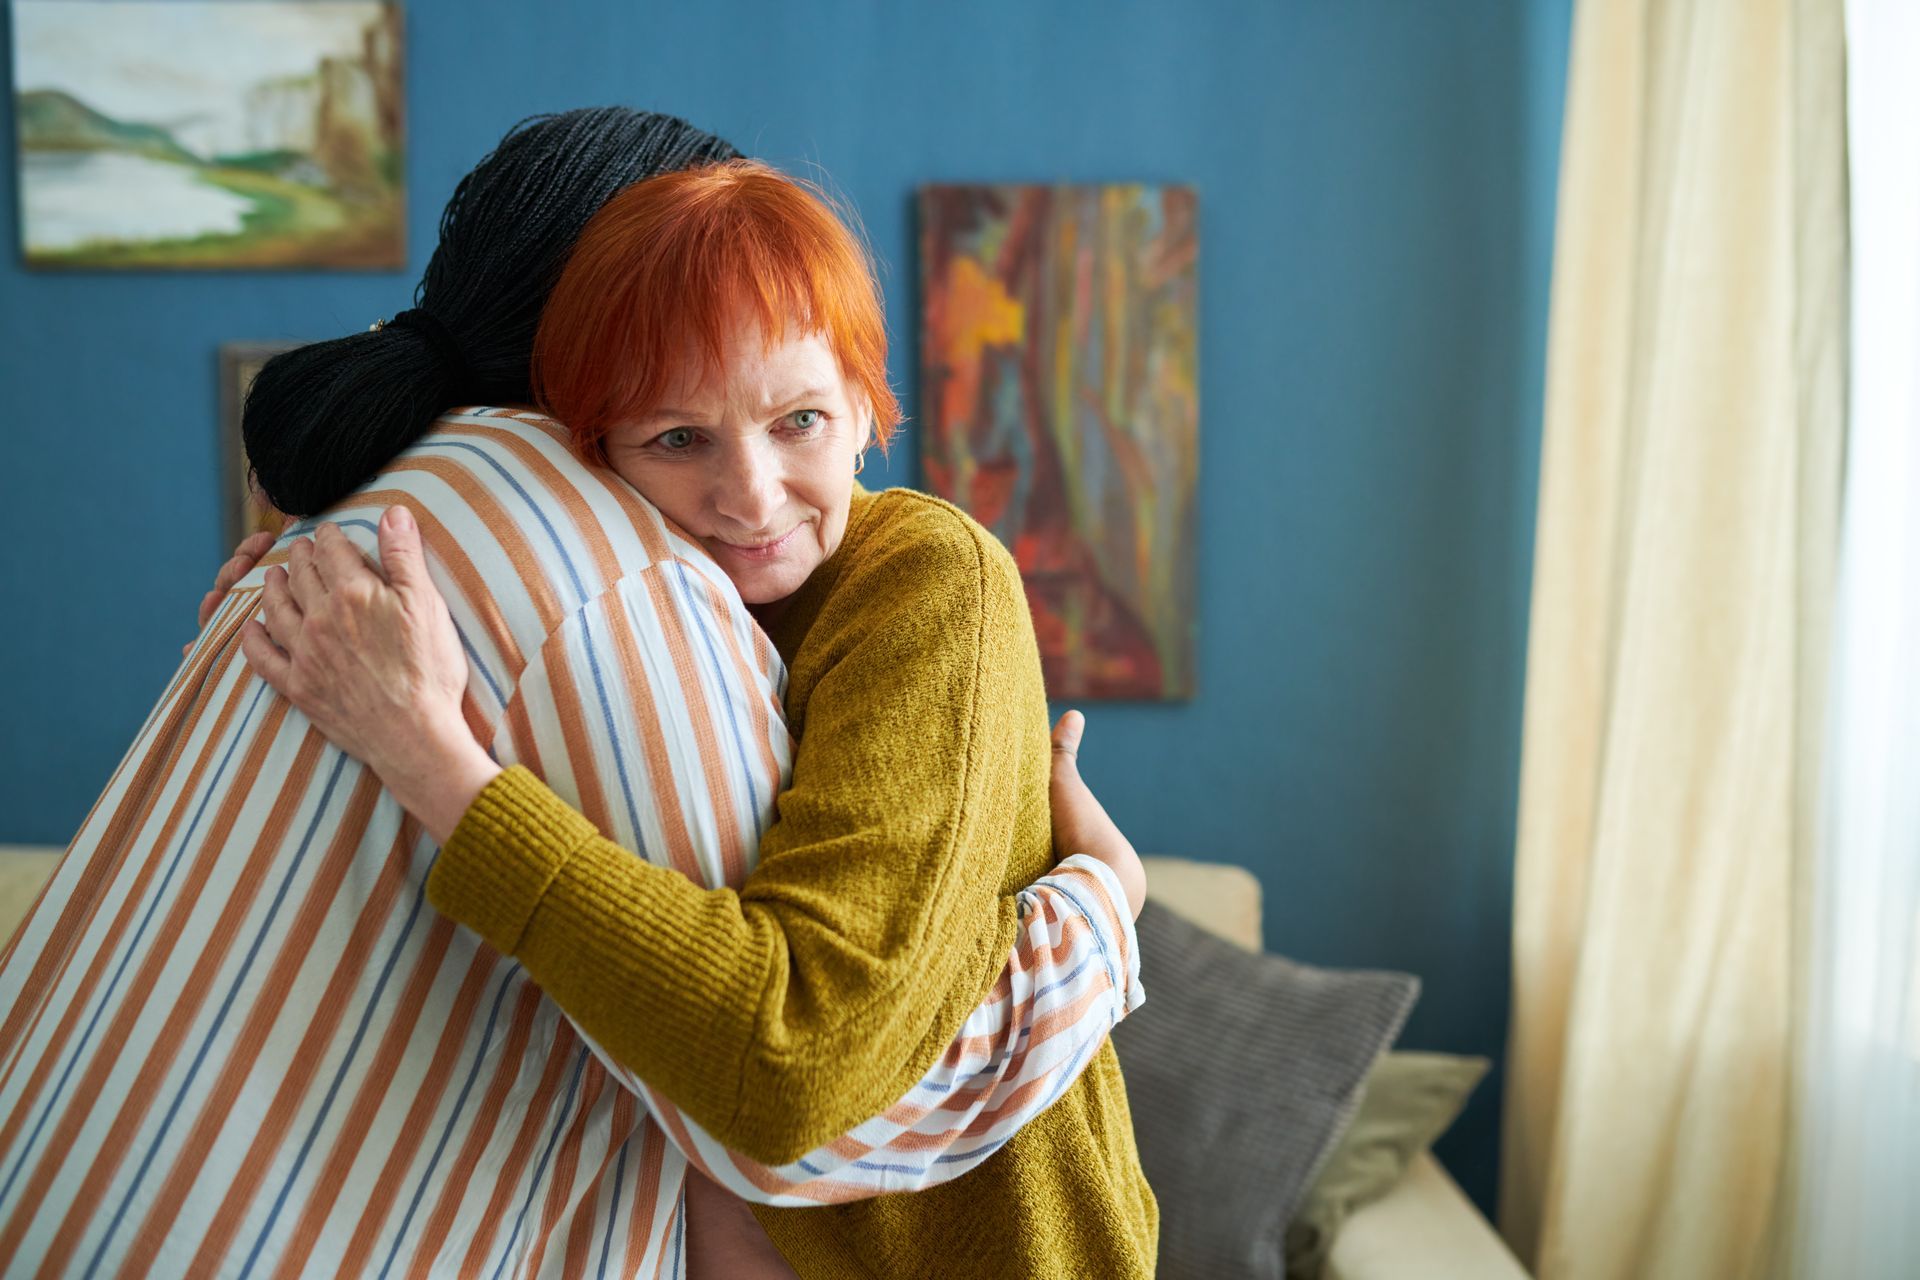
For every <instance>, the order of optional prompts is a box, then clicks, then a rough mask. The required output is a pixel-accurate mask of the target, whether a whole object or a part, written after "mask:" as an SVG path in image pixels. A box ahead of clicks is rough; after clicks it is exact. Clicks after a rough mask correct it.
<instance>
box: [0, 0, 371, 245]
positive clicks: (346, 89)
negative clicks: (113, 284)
mask: <svg viewBox="0 0 1920 1280" xmlns="http://www.w3.org/2000/svg"><path fill="white" fill-rule="evenodd" d="M400 33H401V11H400V9H399V8H398V7H397V6H395V5H392V4H385V3H376V2H374V0H245V2H242V0H14V3H13V72H14V79H13V86H14V116H15V121H16V125H17V128H18V134H19V137H18V142H19V146H18V153H19V158H20V212H21V217H20V234H21V244H22V248H23V252H24V254H25V258H26V262H27V265H29V266H35V267H80V268H101V267H215V268H221V267H261V268H274V267H374V268H398V267H404V266H405V265H406V257H407V255H406V241H405V234H404V233H405V217H404V214H405V180H404V176H403V175H404V160H405V154H404V147H403V142H402V137H403V134H402V117H403V105H404V103H403V95H402V76H401V63H400V59H401V48H400Z"/></svg>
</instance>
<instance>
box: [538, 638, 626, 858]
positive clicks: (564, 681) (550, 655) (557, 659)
mask: <svg viewBox="0 0 1920 1280" xmlns="http://www.w3.org/2000/svg"><path fill="white" fill-rule="evenodd" d="M545 656H546V660H547V664H546V665H547V686H548V690H549V692H550V693H551V694H552V695H553V716H554V719H556V720H558V721H559V722H560V740H561V742H563V743H565V744H566V749H567V765H568V768H569V770H570V772H571V773H572V774H573V786H574V790H576V791H577V792H579V793H580V812H581V813H582V814H584V815H586V819H587V821H589V822H591V823H592V824H593V825H594V826H596V827H598V828H600V830H601V833H602V834H604V833H606V832H608V831H611V830H613V824H612V817H613V813H612V811H611V810H610V809H608V808H607V796H606V793H605V792H604V791H602V790H601V789H600V774H601V770H600V764H599V758H598V756H597V754H596V753H595V751H594V749H593V739H592V737H591V736H590V735H589V734H588V731H587V719H586V709H585V708H584V707H582V706H581V705H580V686H579V684H578V683H576V682H575V680H574V678H573V664H572V663H571V662H569V661H568V660H567V646H566V644H565V643H564V642H563V641H561V640H559V639H557V638H556V639H555V640H553V641H551V642H550V643H549V644H548V645H547V648H546V655H545Z"/></svg>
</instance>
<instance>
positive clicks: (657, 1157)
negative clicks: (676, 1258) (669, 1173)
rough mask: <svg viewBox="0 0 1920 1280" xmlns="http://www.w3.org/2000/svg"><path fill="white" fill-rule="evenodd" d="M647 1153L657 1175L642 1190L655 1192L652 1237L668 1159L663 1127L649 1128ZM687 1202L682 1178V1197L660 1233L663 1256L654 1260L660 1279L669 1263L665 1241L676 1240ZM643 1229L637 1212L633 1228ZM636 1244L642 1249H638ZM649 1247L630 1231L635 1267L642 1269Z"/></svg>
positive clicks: (650, 1219)
mask: <svg viewBox="0 0 1920 1280" xmlns="http://www.w3.org/2000/svg"><path fill="white" fill-rule="evenodd" d="M656 1143H657V1144H658V1149H657V1150H656V1149H655V1144H656ZM643 1154H650V1155H652V1157H653V1158H652V1159H650V1160H648V1161H647V1163H646V1167H647V1168H648V1169H649V1170H651V1171H652V1172H653V1174H654V1176H653V1177H652V1178H650V1179H647V1180H646V1182H647V1184H649V1185H645V1186H643V1187H642V1190H645V1191H649V1192H651V1194H649V1195H648V1196H647V1228H648V1233H649V1234H651V1232H652V1227H653V1207H654V1204H655V1203H656V1202H657V1201H658V1200H659V1198H660V1186H659V1174H660V1165H661V1162H662V1161H664V1160H665V1159H666V1139H665V1138H664V1137H661V1136H660V1128H659V1126H658V1125H648V1126H647V1142H646V1146H645V1148H643ZM684 1203H686V1180H685V1179H682V1180H681V1185H680V1195H679V1196H677V1197H675V1199H674V1202H673V1208H671V1209H669V1210H667V1220H666V1223H665V1224H664V1227H663V1229H662V1230H661V1233H660V1240H661V1248H660V1253H659V1256H658V1257H656V1258H655V1259H654V1260H653V1274H654V1276H655V1277H656V1278H657V1277H658V1276H659V1275H660V1268H662V1267H664V1266H665V1265H666V1264H667V1253H668V1249H667V1247H666V1243H665V1242H666V1241H668V1240H671V1239H673V1221H674V1218H675V1216H676V1215H678V1214H679V1212H680V1206H681V1205H682V1204H684ZM636 1207H637V1206H636ZM639 1226H640V1215H639V1214H637V1213H636V1214H634V1215H633V1227H634V1228H635V1229H637V1228H638V1227H639ZM636 1245H637V1246H638V1247H636ZM646 1248H647V1238H646V1236H641V1237H639V1238H638V1239H637V1240H636V1239H635V1237H634V1234H633V1230H629V1231H628V1232H627V1258H628V1259H629V1260H630V1261H631V1262H632V1264H633V1265H634V1266H635V1267H638V1266H639V1264H640V1260H641V1259H643V1258H645V1257H646V1256H647V1253H646Z"/></svg>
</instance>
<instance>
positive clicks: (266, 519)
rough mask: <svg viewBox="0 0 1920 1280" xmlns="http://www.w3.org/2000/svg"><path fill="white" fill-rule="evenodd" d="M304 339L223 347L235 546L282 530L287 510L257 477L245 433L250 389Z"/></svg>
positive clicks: (230, 540)
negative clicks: (273, 499) (262, 488)
mask: <svg viewBox="0 0 1920 1280" xmlns="http://www.w3.org/2000/svg"><path fill="white" fill-rule="evenodd" d="M301 345H303V344H301V343H298V342H227V343H222V344H221V346H220V458H221V474H220V493H221V494H222V496H223V499H224V505H223V511H222V517H221V528H222V530H223V531H224V533H225V536H226V540H227V545H228V546H229V547H234V546H238V545H239V544H240V542H241V540H242V539H244V538H246V537H248V536H250V535H251V534H254V533H257V532H259V531H260V530H263V529H264V530H266V531H268V532H270V533H274V534H278V533H279V532H280V530H281V528H282V527H283V526H284V525H285V524H286V520H287V517H286V514H285V513H284V512H282V511H280V510H279V509H277V508H276V507H275V506H274V505H273V504H272V503H271V502H269V501H268V500H267V497H266V495H265V494H263V493H261V492H260V490H259V486H257V485H256V484H254V482H253V467H252V464H250V463H249V462H248V461H247V445H246V440H245V439H244V437H242V435H241V433H240V420H241V415H242V413H243V412H244V411H245V409H246V404H247V392H248V390H249V389H250V388H251V387H252V386H253V380H254V377H255V376H256V375H257V374H259V372H260V369H261V366H263V365H265V364H266V363H267V361H269V360H271V359H272V358H273V357H275V356H277V355H279V354H281V353H282V352H285V351H291V350H293V349H294V348H295V347H298V346H301Z"/></svg>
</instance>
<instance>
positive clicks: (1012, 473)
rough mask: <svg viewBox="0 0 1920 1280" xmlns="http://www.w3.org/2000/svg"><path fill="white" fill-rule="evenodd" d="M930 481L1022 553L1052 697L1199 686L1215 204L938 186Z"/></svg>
mask: <svg viewBox="0 0 1920 1280" xmlns="http://www.w3.org/2000/svg"><path fill="white" fill-rule="evenodd" d="M920 217H921V270H922V298H923V300H924V314H923V317H922V324H923V328H922V333H921V355H922V365H923V369H922V373H923V377H922V382H921V402H920V407H921V414H922V418H923V422H924V431H923V434H922V438H921V459H922V466H923V469H924V470H925V473H926V483H927V486H928V488H930V489H931V490H932V491H933V492H934V493H937V494H939V495H941V496H942V497H945V498H947V499H949V500H951V501H952V502H954V503H955V504H957V505H958V506H960V507H961V508H962V509H963V510H965V511H967V512H968V513H970V514H971V515H972V516H973V517H974V518H975V519H977V520H979V521H980V522H981V523H982V524H984V525H986V526H987V527H988V528H990V529H992V530H993V532H994V533H995V534H996V535H997V536H998V537H999V538H1000V540H1001V541H1002V542H1004V543H1005V544H1006V545H1007V546H1008V547H1009V548H1010V549H1011V550H1012V552H1013V556H1014V559H1015V560H1016V561H1017V562H1018V563H1019V566H1020V572H1021V575H1022V578H1023V579H1024V581H1025V584H1026V590H1027V601H1028V604H1029V606H1030V607H1031V610H1032V613H1033V622H1034V628H1035V630H1036V632H1037V633H1038V635H1039V640H1040V656H1041V662H1042V665H1043V667H1044V670H1045V675H1046V682H1047V696H1048V697H1049V698H1054V699H1090V698H1112V699H1132V700H1175V699H1182V698H1189V697H1191V696H1192V695H1193V689H1194V637H1195V625H1194V618H1195V594H1194V535H1195V530H1194V521H1195V512H1194V495H1195V490H1196V484H1197V480H1198V476H1199V456H1200V451H1199V427H1200V412H1199V349H1198V337H1197V320H1198V314H1197V294H1196V275H1197V263H1198V240H1197V228H1196V219H1197V201H1196V200H1195V197H1194V193H1193V191H1192V190H1191V189H1190V188H1186V187H1176V186H1127V185H1109V186H929V187H924V188H922V189H921V193H920Z"/></svg>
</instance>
